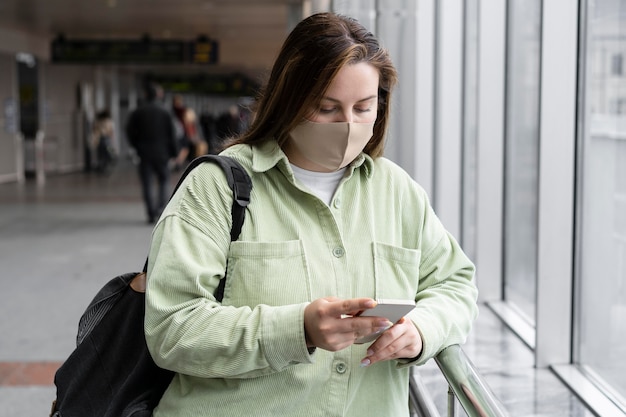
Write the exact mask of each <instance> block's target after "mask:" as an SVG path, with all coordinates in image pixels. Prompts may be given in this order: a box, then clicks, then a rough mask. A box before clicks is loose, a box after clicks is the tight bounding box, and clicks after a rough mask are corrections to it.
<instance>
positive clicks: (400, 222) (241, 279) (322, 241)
mask: <svg viewBox="0 0 626 417" xmlns="http://www.w3.org/2000/svg"><path fill="white" fill-rule="evenodd" d="M224 153H225V154H227V155H230V156H232V157H234V158H235V159H237V160H238V161H240V162H241V163H242V164H243V165H244V167H245V168H246V170H247V171H248V173H249V174H250V176H251V178H252V183H253V190H252V195H251V202H250V205H249V206H248V209H247V210H246V219H245V222H244V225H243V229H242V232H241V235H240V237H239V239H238V240H237V241H235V242H232V243H231V242H230V228H231V224H232V221H231V211H230V210H231V204H232V193H231V191H230V189H229V187H228V185H227V184H226V180H225V177H224V174H223V173H222V171H221V169H220V168H219V167H218V166H217V165H215V164H203V165H201V166H200V167H198V168H197V169H195V170H194V171H193V172H192V173H191V174H190V175H189V176H188V177H187V179H186V180H185V181H184V183H183V185H182V186H181V187H180V189H179V190H178V192H176V194H175V195H174V196H173V198H172V200H171V201H170V203H169V204H168V206H167V208H166V209H165V211H164V213H163V215H162V216H161V218H160V220H159V221H158V223H157V225H156V226H155V229H154V231H153V235H152V243H151V248H150V255H149V265H148V283H147V292H146V320H145V330H146V339H147V343H148V347H149V350H150V352H151V354H152V356H153V357H154V359H155V361H156V363H157V364H158V365H160V366H161V367H163V368H167V369H171V370H173V371H175V372H176V375H175V377H174V379H173V381H172V383H171V385H170V387H169V388H168V390H167V391H166V392H165V394H164V396H163V398H162V399H161V402H160V404H159V406H158V407H157V409H156V410H155V412H154V416H155V417H164V416H172V417H173V416H176V417H198V416H216V415H221V416H272V417H277V416H306V417H313V416H323V417H331V416H345V417H364V416H376V417H391V416H393V417H395V416H408V415H409V410H408V378H409V366H410V365H419V364H423V363H424V362H426V361H427V360H428V359H429V358H432V357H433V356H434V355H436V354H437V353H438V352H439V351H440V350H441V349H442V348H444V347H446V346H448V345H450V344H455V343H463V342H464V341H465V339H466V336H467V334H468V332H469V331H470V328H471V324H472V322H473V320H474V319H475V317H476V315H477V311H478V309H477V304H476V299H477V289H476V287H475V285H474V265H473V264H472V262H471V261H470V260H469V259H468V258H467V256H466V255H465V254H464V253H463V251H462V250H461V248H460V247H459V245H458V244H457V242H456V241H455V239H454V238H453V237H452V236H451V235H450V234H449V233H448V232H447V231H446V230H445V228H444V227H443V225H442V224H441V222H440V221H439V219H438V218H437V216H436V215H435V213H434V212H433V210H432V208H431V207H430V205H429V202H428V198H427V195H426V193H425V192H424V190H423V189H422V188H421V187H420V186H419V185H418V184H417V183H416V182H415V181H414V180H413V179H412V178H411V177H410V176H409V175H408V174H407V173H406V172H405V171H403V170H402V169H401V168H400V167H398V166H397V165H395V164H394V163H392V162H391V161H389V160H387V159H385V158H382V157H381V158H376V159H374V160H373V159H372V158H370V157H369V156H367V155H364V154H362V155H360V156H359V157H358V158H357V159H356V160H355V161H353V163H352V164H350V166H349V167H348V169H347V171H346V175H345V177H344V179H343V180H342V181H341V183H340V185H339V187H338V189H337V192H336V193H335V195H334V197H333V199H332V201H331V203H330V205H327V204H325V203H324V202H322V201H321V200H320V199H318V198H317V197H316V196H315V195H313V194H312V193H310V192H309V191H307V189H306V188H305V187H304V186H302V185H299V184H298V182H297V181H296V179H295V178H294V175H293V172H292V170H291V167H290V165H289V161H288V160H287V158H286V156H285V155H284V153H283V152H282V151H281V150H280V148H279V147H278V145H277V143H276V142H275V141H269V142H266V143H264V144H263V145H261V146H259V147H250V146H246V145H237V146H234V147H231V148H229V149H227V150H226V151H225V152H224ZM224 273H226V274H227V277H228V278H227V281H226V282H227V283H226V288H225V296H224V299H223V301H222V303H221V304H220V303H218V302H216V300H215V298H214V297H213V295H212V294H213V292H214V290H215V288H216V286H217V285H218V282H219V279H220V278H221V277H222V276H223V275H224ZM327 296H336V297H339V298H346V299H347V298H357V297H371V298H396V299H397V298H400V299H415V301H416V303H417V304H416V308H415V309H414V310H413V311H412V312H411V313H409V316H408V317H409V318H410V319H411V320H412V321H413V323H414V324H415V326H417V328H418V330H419V332H420V333H421V335H422V338H423V343H424V348H423V351H422V353H421V355H420V356H419V358H418V359H417V360H414V361H408V360H398V361H397V360H393V361H385V362H380V363H375V364H373V365H371V366H369V367H361V366H359V365H360V361H361V360H362V359H363V358H364V357H365V356H366V350H367V347H368V344H365V345H352V346H351V347H349V348H346V349H343V350H341V351H338V352H329V351H325V350H322V349H317V350H316V351H315V352H314V353H313V354H309V352H308V350H307V346H306V342H305V333H304V318H303V316H304V308H305V307H306V306H307V304H308V303H310V302H311V301H313V300H315V299H317V298H320V297H327Z"/></svg>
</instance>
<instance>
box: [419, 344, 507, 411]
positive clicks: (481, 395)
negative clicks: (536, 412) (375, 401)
mask: <svg viewBox="0 0 626 417" xmlns="http://www.w3.org/2000/svg"><path fill="white" fill-rule="evenodd" d="M435 362H436V363H437V366H439V369H440V370H441V373H442V374H443V376H444V377H445V379H446V381H447V382H448V417H454V416H456V415H457V414H456V413H457V410H456V405H457V402H458V403H459V404H461V407H462V408H463V410H464V411H465V413H466V414H467V415H468V416H469V417H506V416H508V413H507V412H506V410H505V408H504V406H503V405H502V404H501V403H500V401H499V400H498V399H497V397H496V396H495V395H494V393H493V392H492V391H491V388H489V385H488V384H487V382H486V381H485V379H484V378H483V377H482V375H480V374H479V373H478V370H477V369H476V367H475V366H474V365H473V364H472V362H471V361H470V360H469V358H468V357H467V355H466V354H465V352H463V349H461V347H460V346H459V345H452V346H449V347H447V348H445V349H444V350H442V351H441V352H440V353H439V354H438V355H437V356H436V357H435ZM409 394H410V395H409V401H410V403H411V406H412V408H413V409H414V410H415V411H416V412H417V413H418V416H420V417H440V414H439V411H438V410H437V408H436V406H435V404H434V403H433V401H432V399H431V397H430V394H429V393H428V390H427V389H426V386H425V385H424V383H423V382H422V381H421V379H420V378H419V375H417V374H416V372H413V374H412V375H411V379H410V387H409Z"/></svg>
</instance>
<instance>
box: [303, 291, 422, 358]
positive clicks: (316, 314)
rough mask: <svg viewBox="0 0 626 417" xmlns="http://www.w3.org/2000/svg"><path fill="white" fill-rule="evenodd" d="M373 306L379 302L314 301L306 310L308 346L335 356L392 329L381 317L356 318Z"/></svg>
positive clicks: (354, 300)
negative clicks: (355, 342)
mask: <svg viewBox="0 0 626 417" xmlns="http://www.w3.org/2000/svg"><path fill="white" fill-rule="evenodd" d="M374 306H376V301H374V300H373V299H371V298H353V299H349V300H341V299H339V298H335V297H327V298H319V299H317V300H315V301H313V302H312V303H311V304H309V305H308V306H307V307H306V308H305V309H304V330H305V332H306V340H307V346H308V347H318V348H320V349H324V350H329V351H331V352H336V351H338V350H341V349H345V348H347V347H348V346H350V345H352V344H353V343H354V341H355V340H357V339H358V338H360V337H363V336H366V335H368V334H370V333H372V332H376V331H380V330H381V329H386V328H387V327H389V326H391V323H390V322H389V320H386V319H383V318H381V317H353V316H356V315H358V314H359V313H360V312H362V311H363V310H367V309H369V308H373V307H374ZM348 317H349V318H350V319H349V320H346V318H348ZM420 349H421V348H420Z"/></svg>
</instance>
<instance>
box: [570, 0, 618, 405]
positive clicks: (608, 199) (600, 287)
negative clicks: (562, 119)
mask: <svg viewBox="0 0 626 417" xmlns="http://www.w3.org/2000/svg"><path fill="white" fill-rule="evenodd" d="M625 58H626V3H625V2H624V1H623V0H596V1H592V2H591V1H590V2H589V5H588V9H587V33H586V55H585V56H584V61H585V69H584V71H583V73H584V74H585V79H584V94H585V107H584V110H583V115H582V118H583V124H584V126H585V128H584V132H583V135H582V174H581V178H582V192H581V201H580V204H581V210H582V211H581V215H580V219H581V222H582V223H581V225H580V227H579V230H580V233H581V236H580V237H579V241H580V245H579V247H580V257H581V258H580V262H579V265H580V270H579V271H578V272H579V273H578V278H579V285H578V288H579V296H578V298H579V303H578V304H577V307H576V308H577V317H578V321H577V326H578V333H577V336H578V339H577V340H578V357H577V361H578V362H579V363H580V364H581V365H583V368H584V369H586V370H587V371H588V373H590V374H592V375H594V376H595V377H596V380H597V381H598V382H601V383H605V384H606V385H607V386H611V389H613V390H615V391H614V397H615V398H618V399H619V398H620V397H621V399H619V400H618V402H619V401H621V402H623V403H624V402H625V401H624V398H626V68H625V67H624V59H625ZM625 407H626V405H625Z"/></svg>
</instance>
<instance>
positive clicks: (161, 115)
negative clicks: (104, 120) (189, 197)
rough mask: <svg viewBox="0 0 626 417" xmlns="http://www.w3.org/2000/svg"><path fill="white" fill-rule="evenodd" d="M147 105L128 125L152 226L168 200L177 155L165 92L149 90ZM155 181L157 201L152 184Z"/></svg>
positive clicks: (151, 87)
mask: <svg viewBox="0 0 626 417" xmlns="http://www.w3.org/2000/svg"><path fill="white" fill-rule="evenodd" d="M145 94H146V102H145V103H144V104H143V105H141V106H140V107H139V108H137V109H135V110H134V111H133V112H132V113H131V115H130V117H129V119H128V123H127V125H126V136H127V137H128V140H129V142H130V145H131V146H132V147H133V148H134V149H135V151H136V152H137V156H138V157H139V178H140V180H141V188H142V193H143V200H144V204H145V208H146V215H147V220H148V223H149V224H153V223H154V222H155V221H156V220H157V218H158V217H159V216H160V214H161V211H162V210H163V208H164V207H165V204H166V203H167V200H168V198H169V189H168V188H169V178H170V161H171V160H172V159H174V158H176V156H177V155H178V143H177V140H176V129H175V126H174V121H173V120H172V116H171V114H170V112H169V111H168V110H167V109H166V108H165V107H164V106H163V103H162V100H163V89H162V88H161V86H159V85H157V84H149V85H148V86H147V87H146V92H145ZM155 177H156V182H157V192H156V198H155V196H154V194H153V190H152V188H153V182H154V178H155Z"/></svg>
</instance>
